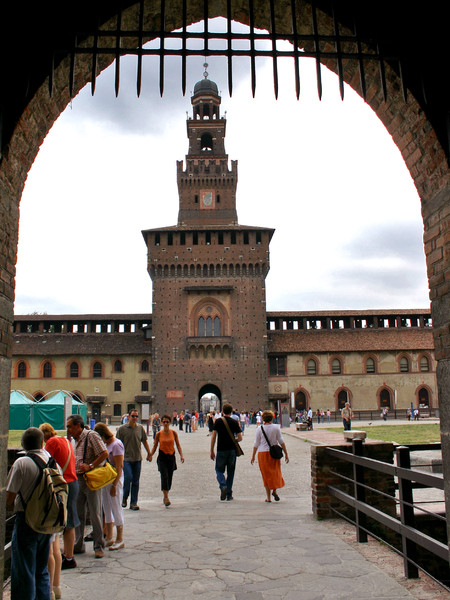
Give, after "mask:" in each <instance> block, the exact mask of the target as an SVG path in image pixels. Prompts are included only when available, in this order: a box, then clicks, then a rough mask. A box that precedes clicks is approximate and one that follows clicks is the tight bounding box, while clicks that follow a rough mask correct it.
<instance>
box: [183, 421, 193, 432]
mask: <svg viewBox="0 0 450 600" xmlns="http://www.w3.org/2000/svg"><path fill="white" fill-rule="evenodd" d="M184 427H185V430H184V432H185V433H192V427H191V422H190V421H187V422H186V423H185V424H184ZM188 430H189V431H188Z"/></svg>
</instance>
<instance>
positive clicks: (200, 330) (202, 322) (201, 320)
mask: <svg viewBox="0 0 450 600" xmlns="http://www.w3.org/2000/svg"><path fill="white" fill-rule="evenodd" d="M198 335H199V336H203V335H206V330H205V319H204V318H203V317H200V318H199V320H198Z"/></svg>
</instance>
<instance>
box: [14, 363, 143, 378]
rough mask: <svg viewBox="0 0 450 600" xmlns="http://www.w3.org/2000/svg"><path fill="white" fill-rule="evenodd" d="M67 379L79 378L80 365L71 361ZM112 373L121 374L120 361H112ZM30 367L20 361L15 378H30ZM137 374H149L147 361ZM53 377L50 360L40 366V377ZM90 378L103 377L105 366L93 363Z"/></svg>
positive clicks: (122, 369)
mask: <svg viewBox="0 0 450 600" xmlns="http://www.w3.org/2000/svg"><path fill="white" fill-rule="evenodd" d="M67 370H68V377H70V378H72V379H76V378H78V377H81V376H82V375H81V372H82V369H81V364H80V363H79V362H78V361H76V360H73V361H71V362H70V363H69V364H68V365H67ZM112 370H113V373H123V372H124V368H123V362H122V361H121V360H120V359H117V360H115V361H114V363H113V365H112ZM29 371H30V367H29V365H28V363H27V362H26V361H25V360H20V361H18V362H17V363H16V365H15V376H16V377H18V378H19V379H25V378H27V377H29V376H30V374H29ZM139 372H141V373H149V372H150V363H149V361H148V360H147V359H143V360H141V362H140V365H139ZM54 376H55V365H54V363H53V362H52V361H51V360H46V361H44V362H43V363H42V364H41V366H40V377H43V378H44V379H51V378H52V377H54ZM89 376H90V377H92V378H94V379H97V378H102V377H104V376H105V365H104V364H103V362H101V361H95V362H94V363H92V365H91V366H90V375H89Z"/></svg>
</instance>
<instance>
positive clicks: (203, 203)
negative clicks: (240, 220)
mask: <svg viewBox="0 0 450 600" xmlns="http://www.w3.org/2000/svg"><path fill="white" fill-rule="evenodd" d="M214 205H215V198H214V192H213V191H212V190H201V192H200V208H201V209H205V210H207V209H212V208H214Z"/></svg>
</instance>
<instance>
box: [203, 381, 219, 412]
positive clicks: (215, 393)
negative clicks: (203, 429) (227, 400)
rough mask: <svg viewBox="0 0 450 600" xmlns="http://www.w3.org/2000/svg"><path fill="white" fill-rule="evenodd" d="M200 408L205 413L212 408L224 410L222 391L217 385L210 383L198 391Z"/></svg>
mask: <svg viewBox="0 0 450 600" xmlns="http://www.w3.org/2000/svg"><path fill="white" fill-rule="evenodd" d="M198 410H199V411H202V412H203V414H207V413H209V412H210V411H211V410H214V411H215V410H222V392H221V390H220V388H219V387H217V385H214V384H213V383H208V384H206V385H204V386H202V387H201V388H200V390H199V392H198Z"/></svg>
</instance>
